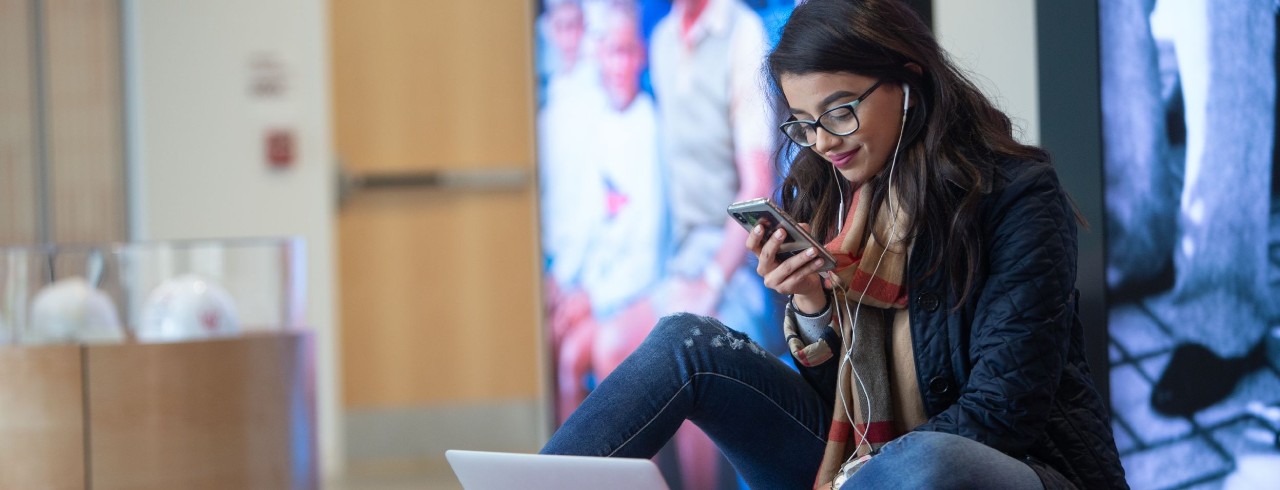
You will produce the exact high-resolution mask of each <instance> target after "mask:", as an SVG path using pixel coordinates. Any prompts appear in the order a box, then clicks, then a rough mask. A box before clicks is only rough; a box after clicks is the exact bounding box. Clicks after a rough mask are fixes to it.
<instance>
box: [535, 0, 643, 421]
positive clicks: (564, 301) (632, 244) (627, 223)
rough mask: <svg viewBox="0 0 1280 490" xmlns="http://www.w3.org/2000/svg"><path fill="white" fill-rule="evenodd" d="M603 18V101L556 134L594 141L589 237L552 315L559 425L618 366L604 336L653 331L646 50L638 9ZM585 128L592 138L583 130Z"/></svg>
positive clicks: (589, 160) (616, 10) (585, 194)
mask: <svg viewBox="0 0 1280 490" xmlns="http://www.w3.org/2000/svg"><path fill="white" fill-rule="evenodd" d="M600 20H601V23H602V24H603V25H602V26H601V27H600V29H599V32H600V38H599V39H598V40H597V44H596V59H597V62H598V66H599V75H600V76H599V79H598V82H597V83H598V86H599V87H600V88H602V89H603V93H604V96H605V103H604V104H603V105H601V106H600V110H599V111H598V113H596V114H593V115H589V116H587V117H584V118H583V119H581V120H579V121H577V122H576V124H574V125H571V126H568V127H565V126H561V127H558V128H555V129H554V130H556V131H570V132H573V133H575V134H578V135H579V136H582V135H583V134H589V135H590V137H589V138H585V139H579V141H578V146H579V147H581V148H582V149H584V150H585V151H584V152H583V155H582V156H583V158H584V159H585V161H584V162H583V165H582V168H581V169H580V172H581V173H582V175H584V176H586V177H587V179H586V180H585V182H583V183H582V184H581V185H582V186H583V187H580V188H578V189H574V190H573V191H572V192H571V193H570V194H571V195H573V196H576V197H577V198H578V201H577V202H575V203H574V205H575V207H577V210H576V212H577V213H580V214H587V213H591V216H592V219H591V220H589V224H588V225H587V226H585V227H584V228H582V229H580V230H578V231H579V232H580V233H584V234H587V236H589V237H590V239H589V241H588V243H587V246H586V247H585V249H584V250H582V252H581V253H582V264H581V268H580V270H579V271H578V272H577V274H575V277H576V278H577V280H576V281H575V282H573V283H571V285H568V286H561V287H560V288H559V292H560V294H561V298H559V299H558V300H557V301H556V303H557V305H559V307H558V308H556V309H555V310H554V312H553V315H551V325H552V331H553V332H556V333H557V334H558V335H557V336H556V338H557V339H559V342H558V349H557V370H556V376H557V381H556V384H557V389H558V392H559V399H558V400H557V406H558V407H559V409H560V411H561V412H560V414H561V418H560V420H563V419H564V417H567V416H568V414H569V412H571V411H572V410H573V409H574V408H575V407H577V406H578V404H579V403H580V402H581V401H582V398H583V397H585V396H586V393H587V386H586V384H585V383H584V381H583V380H584V379H585V378H586V376H587V374H593V375H594V376H595V377H597V378H601V379H602V378H604V377H605V376H607V375H608V374H609V372H610V371H612V369H613V367H614V366H615V365H616V364H617V361H615V360H612V358H611V357H610V354H612V351H613V346H611V345H610V344H608V341H609V339H611V338H614V337H615V336H616V334H615V333H616V332H619V331H630V330H634V329H637V328H644V329H648V328H649V327H650V326H652V325H653V322H654V321H655V320H656V319H657V316H656V314H655V313H654V309H653V306H652V303H651V302H650V301H649V300H648V298H647V296H646V295H647V293H648V292H649V290H650V289H651V287H652V286H653V285H654V284H655V283H656V282H657V281H658V279H659V276H660V273H661V271H662V264H661V257H662V249H663V244H662V241H663V238H664V233H663V219H664V217H665V208H664V203H663V200H662V188H661V179H660V174H661V172H660V168H659V164H658V157H657V120H656V113H655V110H654V103H653V99H652V97H650V96H649V94H647V93H645V92H643V91H641V90H640V72H641V70H642V69H643V68H644V65H645V48H644V40H643V39H642V38H641V35H640V27H639V17H638V12H637V10H636V7H635V5H634V4H633V3H632V2H629V1H618V0H615V1H611V2H610V4H609V5H608V6H607V7H606V9H605V10H604V12H603V15H602V17H601V19H600ZM584 126H585V127H590V131H589V132H586V133H584V132H582V131H581V129H582V128H583V127H584ZM548 130H551V129H550V128H548ZM558 218H559V217H558V216H557V217H549V218H548V219H558ZM631 347H634V346H631Z"/></svg>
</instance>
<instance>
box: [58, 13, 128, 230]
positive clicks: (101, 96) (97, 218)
mask: <svg viewBox="0 0 1280 490" xmlns="http://www.w3.org/2000/svg"><path fill="white" fill-rule="evenodd" d="M42 3H43V5H44V9H43V21H44V24H43V28H44V48H45V65H46V68H45V72H46V86H45V95H46V102H45V108H46V111H47V112H46V119H45V121H46V127H45V129H46V131H47V134H48V179H49V180H48V185H49V187H48V189H47V192H49V193H50V199H49V201H50V207H51V209H50V210H49V212H50V219H51V223H50V226H51V230H50V237H51V239H52V240H53V241H55V242H62V243H68V242H90V241H116V240H123V239H125V238H126V236H125V235H126V232H127V229H126V226H125V182H124V175H125V172H124V147H123V144H124V143H123V142H124V136H123V122H124V116H123V109H122V100H123V91H122V87H121V71H120V70H121V62H120V59H121V58H120V2H119V0H95V1H91V2H85V1H78V0H44V1H43V2H42Z"/></svg>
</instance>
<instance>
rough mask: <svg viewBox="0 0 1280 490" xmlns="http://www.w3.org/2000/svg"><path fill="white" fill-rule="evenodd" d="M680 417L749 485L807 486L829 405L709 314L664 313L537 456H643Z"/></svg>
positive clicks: (825, 427)
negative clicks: (731, 465) (724, 458)
mask: <svg viewBox="0 0 1280 490" xmlns="http://www.w3.org/2000/svg"><path fill="white" fill-rule="evenodd" d="M685 419H688V420H690V421H692V422H693V423H694V424H696V425H697V426H698V427H699V428H701V429H702V431H703V432H705V433H706V434H707V436H709V437H710V438H711V440H712V441H714V442H715V443H716V446H717V447H719V448H720V451H721V452H722V453H724V455H725V457H726V458H727V459H728V460H729V462H730V463H731V464H733V467H734V469H736V470H737V471H738V474H739V475H741V476H742V478H743V479H744V480H746V482H747V484H749V485H750V486H751V488H811V487H812V486H813V478H814V475H815V474H817V471H818V464H819V463H820V462H821V461H822V452H823V449H824V448H825V447H826V435H827V430H828V428H829V427H830V424H831V406H830V405H829V404H828V403H826V402H824V401H822V397H820V396H819V394H818V392H817V391H815V390H814V389H813V388H812V387H811V386H810V385H809V384H808V383H807V382H805V380H804V378H802V377H801V376H800V374H799V373H797V372H796V371H795V370H793V369H791V368H790V367H788V366H787V365H786V364H784V363H783V362H782V361H780V360H779V359H778V358H777V357H776V356H774V355H772V354H770V353H768V352H766V351H765V350H764V349H763V348H761V347H760V346H758V345H757V344H756V343H755V342H754V341H752V340H751V339H749V338H747V336H746V335H744V334H742V333H740V332H737V331H735V330H731V329H729V328H727V327H725V326H724V325H723V324H721V323H720V322H719V321H717V320H715V319H712V318H707V317H700V316H696V315H690V314H679V315H672V316H668V317H665V318H663V319H662V320H660V321H658V324H657V325H656V326H654V328H653V331H652V332H650V333H649V336H648V337H647V338H645V340H644V342H643V343H641V344H640V346H639V347H637V348H636V350H635V352H633V353H632V354H631V355H630V356H628V357H627V358H626V360H624V361H623V362H622V364H619V365H618V367H617V369H615V370H614V371H613V373H612V374H610V375H609V376H608V377H607V378H605V379H604V381H602V382H601V383H600V385H599V386H598V387H596V389H595V390H594V391H592V392H591V395H590V396H588V397H587V399H586V400H585V401H583V403H582V405H581V406H579V407H578V409H577V410H576V411H574V412H573V414H572V415H570V416H569V419H568V420H566V421H565V423H564V425H563V426H561V427H560V429H559V430H558V431H556V433H555V434H554V435H553V436H552V437H551V440H550V441H548V442H547V445H546V446H545V447H543V448H542V453H544V454H573V455H585V456H617V457H631V458H651V457H653V456H654V455H655V454H657V453H658V450H659V449H661V448H662V446H663V445H664V444H666V442H667V441H668V440H669V439H671V437H672V435H674V434H675V432H676V429H678V428H680V424H682V423H683V422H684V421H685Z"/></svg>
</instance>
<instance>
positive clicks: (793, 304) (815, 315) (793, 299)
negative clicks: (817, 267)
mask: <svg viewBox="0 0 1280 490" xmlns="http://www.w3.org/2000/svg"><path fill="white" fill-rule="evenodd" d="M823 296H826V294H825V291H824V294H823ZM789 301H790V302H791V311H794V312H796V315H798V316H802V317H805V318H819V317H821V316H822V315H825V314H827V310H830V309H831V298H827V305H826V306H824V307H822V309H821V310H818V312H817V313H812V314H810V313H805V312H803V311H800V307H798V306H796V295H794V294H793V295H791V297H790V299H789Z"/></svg>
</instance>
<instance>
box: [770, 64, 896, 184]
mask: <svg viewBox="0 0 1280 490" xmlns="http://www.w3.org/2000/svg"><path fill="white" fill-rule="evenodd" d="M780 83H781V85H782V94H783V96H785V97H786V98H787V104H788V105H789V106H790V107H791V108H790V111H791V115H792V116H795V118H796V119H800V120H807V121H815V120H817V119H818V118H819V117H820V116H822V114H823V113H825V112H827V110H828V109H831V108H832V107H836V106H839V105H841V104H847V103H849V102H852V101H854V100H855V99H857V98H858V97H860V96H861V95H862V94H863V93H864V92H866V91H867V90H868V89H870V88H871V86H872V85H875V83H876V79H874V78H870V77H865V76H862V75H855V74H852V73H806V74H803V75H794V74H786V75H783V76H782V78H781V79H780ZM902 97H903V92H902V86H901V85H899V84H894V83H884V84H881V85H880V86H879V87H877V88H876V89H875V91H874V92H872V93H871V95H870V96H868V97H867V98H866V99H863V101H862V102H861V103H859V104H858V106H857V107H856V108H855V109H854V112H855V113H856V114H857V116H858V121H859V122H860V123H861V124H860V125H859V127H858V130H857V131H855V132H854V133H853V134H850V135H848V136H836V135H834V134H831V133H830V132H828V131H825V130H823V129H818V130H817V131H816V136H815V140H814V144H813V146H812V147H810V149H811V150H813V151H815V152H817V153H818V155H820V156H822V158H823V159H825V160H826V161H828V162H831V164H832V165H833V166H835V168H836V170H838V171H839V172H840V175H843V176H844V178H846V179H849V181H850V182H853V183H854V184H858V185H860V184H862V183H864V182H866V181H867V180H868V179H870V178H872V177H874V176H875V175H876V174H878V173H880V170H881V169H883V168H884V167H885V164H886V163H887V162H888V160H889V157H891V156H892V155H893V150H894V146H895V145H896V144H897V142H898V132H899V130H900V127H901V124H902V116H903V114H902Z"/></svg>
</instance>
